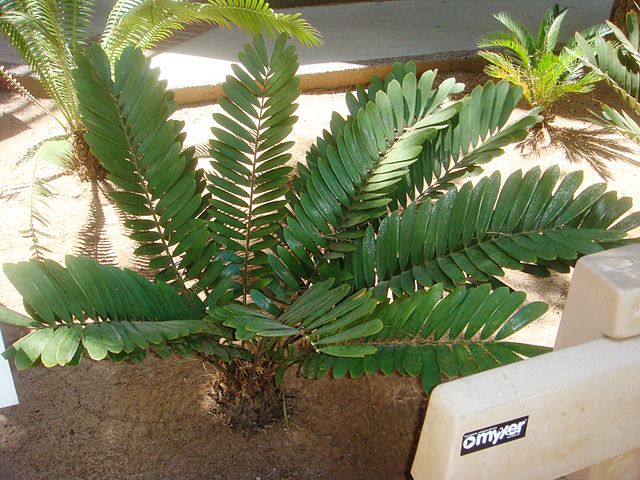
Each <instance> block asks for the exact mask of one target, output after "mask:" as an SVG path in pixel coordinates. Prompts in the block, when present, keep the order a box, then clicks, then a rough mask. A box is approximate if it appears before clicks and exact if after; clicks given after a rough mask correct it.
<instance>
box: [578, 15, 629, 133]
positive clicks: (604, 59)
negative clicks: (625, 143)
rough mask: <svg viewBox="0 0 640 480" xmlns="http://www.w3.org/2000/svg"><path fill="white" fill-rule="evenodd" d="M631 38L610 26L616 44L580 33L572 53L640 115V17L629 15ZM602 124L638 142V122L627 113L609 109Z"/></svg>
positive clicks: (600, 119)
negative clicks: (639, 22) (639, 23)
mask: <svg viewBox="0 0 640 480" xmlns="http://www.w3.org/2000/svg"><path fill="white" fill-rule="evenodd" d="M627 23H628V28H629V36H628V37H627V36H625V35H624V33H623V32H622V31H621V30H620V29H619V28H618V27H616V26H615V25H613V24H608V26H609V27H610V28H611V30H612V32H613V34H614V36H615V38H616V40H617V41H611V40H605V39H603V38H596V39H595V40H594V41H592V42H590V41H589V40H588V39H587V38H585V37H583V36H582V35H580V34H576V36H575V45H576V47H575V48H574V49H573V50H572V54H573V55H574V56H575V57H577V58H579V59H580V60H581V61H582V62H583V63H584V64H585V65H586V66H588V67H589V68H591V70H592V75H593V76H594V77H595V76H599V77H602V78H603V79H604V81H605V82H606V83H607V84H608V85H609V86H611V87H612V88H613V90H614V91H615V92H616V94H617V95H618V96H619V97H620V98H621V99H622V100H623V101H624V102H625V103H626V104H627V105H628V106H629V107H630V108H631V109H632V110H633V112H634V113H636V114H640V103H639V102H640V51H639V48H640V27H639V26H638V15H637V14H636V13H635V12H629V13H628V15H627ZM597 121H598V122H599V123H604V124H605V125H607V126H609V127H613V128H615V129H617V130H618V131H619V132H620V133H621V134H623V135H626V136H628V137H629V138H631V139H632V140H634V141H636V142H638V140H639V138H638V136H637V131H638V130H637V123H636V121H635V120H634V119H633V118H632V117H631V116H630V115H628V114H626V113H624V112H618V111H616V110H614V109H612V108H610V107H606V106H605V108H604V109H603V112H602V115H601V116H600V117H598V120H597Z"/></svg>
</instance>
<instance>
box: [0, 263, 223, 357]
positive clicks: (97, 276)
mask: <svg viewBox="0 0 640 480" xmlns="http://www.w3.org/2000/svg"><path fill="white" fill-rule="evenodd" d="M65 263H66V268H64V267H62V266H61V265H59V264H57V263H55V262H53V261H51V260H45V261H36V260H32V261H29V262H21V263H17V264H5V266H4V272H5V275H6V276H7V278H9V280H10V281H11V283H12V284H13V285H14V287H15V288H16V289H17V290H18V291H19V292H20V294H21V295H22V297H23V300H24V307H25V310H26V311H27V313H28V315H29V316H30V317H31V320H29V319H28V318H26V317H21V316H19V314H17V313H15V312H11V311H10V310H7V309H2V310H0V320H1V321H3V322H6V323H12V324H16V322H17V321H18V320H20V321H22V322H23V323H25V324H27V323H28V325H29V326H35V325H37V327H36V328H35V330H33V331H32V332H31V333H29V334H28V335H26V336H25V337H23V338H21V339H20V340H18V341H17V342H16V343H14V344H13V346H11V347H10V348H9V349H7V350H6V351H5V352H4V353H3V355H4V356H5V358H8V359H13V360H14V361H15V363H16V366H17V368H19V369H23V368H29V367H32V366H34V365H44V366H46V367H53V366H55V365H75V364H77V363H78V362H79V361H80V359H81V357H82V356H83V353H84V352H86V353H87V354H88V355H89V357H91V358H92V359H93V360H102V359H105V358H107V357H109V358H112V359H113V360H120V359H122V358H124V357H129V358H131V359H132V360H141V359H142V358H144V353H145V350H147V349H150V348H153V349H162V348H164V347H165V346H166V345H168V346H170V345H171V341H174V340H176V339H181V338H184V337H189V336H192V335H196V336H197V335H203V336H204V337H205V338H209V337H216V336H217V337H219V336H220V335H221V334H225V332H224V331H223V330H221V329H220V327H218V326H217V325H215V324H214V323H212V322H208V321H206V320H203V318H204V306H203V304H202V302H200V300H198V298H197V297H195V296H193V297H191V298H189V299H186V298H182V297H180V296H179V295H178V294H177V293H176V292H175V291H174V290H173V289H172V288H171V287H169V286H167V285H165V284H162V283H151V282H149V281H148V280H146V279H145V278H144V277H142V276H141V275H139V274H137V273H134V272H132V271H130V270H120V269H117V268H115V267H110V266H104V265H100V264H99V263H97V262H96V261H95V260H92V259H89V258H87V257H72V256H68V257H66V260H65Z"/></svg>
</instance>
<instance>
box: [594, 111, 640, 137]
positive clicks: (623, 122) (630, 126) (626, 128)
mask: <svg viewBox="0 0 640 480" xmlns="http://www.w3.org/2000/svg"><path fill="white" fill-rule="evenodd" d="M599 120H600V121H599V123H600V124H601V125H602V126H608V127H611V126H614V127H615V128H616V129H617V130H618V132H620V133H622V134H623V135H625V136H627V137H629V138H630V139H631V140H633V141H634V142H636V143H640V125H638V122H637V121H636V120H634V119H633V118H631V116H630V115H629V114H628V113H626V112H623V111H619V110H615V109H613V108H611V107H608V106H606V105H605V106H604V107H603V108H602V117H599Z"/></svg>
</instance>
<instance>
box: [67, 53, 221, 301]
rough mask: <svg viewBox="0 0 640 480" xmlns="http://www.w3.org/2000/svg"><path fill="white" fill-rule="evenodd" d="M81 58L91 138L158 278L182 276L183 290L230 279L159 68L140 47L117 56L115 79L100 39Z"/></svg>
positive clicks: (78, 75)
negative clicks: (212, 238) (212, 236)
mask: <svg viewBox="0 0 640 480" xmlns="http://www.w3.org/2000/svg"><path fill="white" fill-rule="evenodd" d="M77 62H78V68H77V70H76V71H75V72H74V74H75V81H76V83H77V86H78V98H79V101H80V112H81V114H82V120H83V123H84V125H85V127H86V128H87V133H86V135H85V139H86V141H87V143H88V144H89V145H90V147H91V150H92V152H93V154H94V155H95V156H96V158H98V160H100V163H101V164H102V166H103V167H104V168H105V169H106V170H107V171H108V172H109V176H108V179H109V180H110V181H111V182H113V183H114V184H115V185H117V186H118V187H119V188H120V189H121V191H114V192H111V193H110V196H111V197H112V198H113V199H114V200H115V202H116V204H117V205H118V207H119V208H120V209H121V210H123V211H124V212H126V213H128V214H130V215H131V216H132V217H133V218H134V219H133V220H130V221H128V222H126V226H127V227H128V228H130V229H131V230H132V233H131V235H130V237H131V239H132V240H135V241H138V242H140V243H141V246H140V247H139V248H137V249H136V251H135V253H136V254H137V255H140V256H145V257H147V258H150V260H149V267H150V268H152V269H156V270H158V274H157V276H156V278H157V279H158V280H162V281H166V282H170V283H174V282H175V285H176V287H177V288H179V289H181V290H182V291H183V292H185V291H186V290H187V282H190V281H191V280H194V279H195V280H197V283H196V285H195V286H194V287H195V288H197V289H199V290H205V289H210V288H213V285H214V283H215V282H218V281H221V282H223V283H224V282H227V280H226V273H228V272H227V271H225V270H223V266H224V264H225V263H226V262H225V261H223V260H222V259H218V260H212V259H214V258H215V257H217V255H218V250H219V248H218V246H217V245H216V244H215V243H213V242H211V241H210V240H209V232H208V231H207V227H206V220H207V219H208V218H207V217H204V218H200V213H201V212H203V211H205V210H206V200H205V199H204V198H203V196H202V191H203V189H204V184H203V182H202V181H201V178H200V174H199V173H198V172H197V171H196V168H195V167H196V163H197V161H196V159H194V158H193V155H192V153H193V152H192V149H191V150H186V151H183V149H182V142H181V138H180V136H179V132H180V130H181V128H182V125H181V124H180V123H179V122H176V121H173V120H169V116H170V115H171V113H172V112H173V109H174V103H173V101H172V96H171V95H170V94H168V93H166V92H165V90H164V84H163V83H161V82H160V81H159V80H158V71H157V70H151V69H149V61H148V60H147V59H146V58H145V57H144V55H143V53H142V52H141V51H140V50H134V49H132V48H129V49H126V50H125V51H124V52H123V54H122V57H121V58H120V59H119V60H118V61H117V62H116V65H115V75H114V79H113V80H112V72H111V69H110V66H109V61H108V59H107V57H106V55H105V53H104V52H103V51H102V50H101V49H100V48H99V47H98V46H93V47H92V48H91V49H90V50H89V51H88V53H87V54H84V55H81V56H79V57H78V59H77ZM223 278H224V279H225V280H224V281H223V280H220V279H223ZM218 286H219V285H218ZM221 288H222V287H221Z"/></svg>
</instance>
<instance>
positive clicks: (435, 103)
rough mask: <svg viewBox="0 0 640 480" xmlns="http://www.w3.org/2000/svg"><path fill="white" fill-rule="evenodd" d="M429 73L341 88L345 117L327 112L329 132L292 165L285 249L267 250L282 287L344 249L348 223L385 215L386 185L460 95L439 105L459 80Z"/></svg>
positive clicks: (350, 231) (294, 284)
mask: <svg viewBox="0 0 640 480" xmlns="http://www.w3.org/2000/svg"><path fill="white" fill-rule="evenodd" d="M434 78H435V72H433V71H432V72H427V73H425V74H424V75H423V76H422V77H421V78H420V80H419V81H418V80H417V79H416V76H415V73H414V72H413V71H409V73H406V74H405V75H404V77H403V78H402V82H399V81H398V80H397V79H396V78H393V79H390V81H389V82H388V83H387V82H385V83H387V84H386V85H384V84H383V83H382V81H380V80H378V81H376V82H375V83H374V84H372V87H371V88H370V89H369V91H368V92H365V91H364V90H359V93H358V98H357V99H356V98H355V97H353V96H351V94H348V96H347V103H348V105H349V106H350V109H351V111H352V114H351V115H350V116H349V117H348V118H347V119H343V118H342V117H340V116H339V115H336V114H334V116H333V118H332V121H331V133H329V132H326V133H325V135H324V137H323V138H321V139H320V138H319V139H318V142H317V145H314V146H312V147H311V150H310V151H309V153H308V155H307V166H306V167H305V166H302V165H299V166H298V173H299V176H298V177H297V178H296V179H294V186H295V187H296V189H295V195H294V194H292V195H291V197H290V200H291V201H290V206H289V208H290V214H289V216H288V217H287V219H286V224H287V227H286V228H285V229H284V231H283V233H282V235H283V238H284V240H285V242H286V244H287V247H288V248H280V249H278V251H277V254H278V255H277V257H276V256H269V265H270V266H271V267H272V268H273V269H274V271H275V272H276V273H277V274H278V276H279V277H280V278H281V279H282V280H283V281H284V282H285V283H286V284H287V286H288V287H290V288H293V289H295V290H297V289H298V288H299V282H298V281H297V280H296V279H295V278H296V277H298V278H302V277H304V276H305V272H306V273H308V274H310V273H312V272H313V269H314V266H317V265H319V264H320V263H321V262H323V261H324V260H325V259H326V258H337V257H342V256H344V252H346V251H349V250H350V249H351V248H352V243H351V240H350V239H352V238H354V235H355V236H356V237H357V236H358V235H359V233H358V230H357V229H356V228H354V227H358V226H360V225H363V224H366V222H368V221H370V220H374V219H376V218H379V217H381V216H383V215H385V212H386V205H387V204H388V203H389V201H390V199H389V198H388V192H389V191H390V189H392V188H393V187H394V186H395V185H397V184H398V183H399V182H400V181H401V180H402V178H403V177H404V175H405V174H406V173H407V172H408V169H409V168H410V166H411V165H412V164H413V163H414V162H416V161H417V160H418V158H419V155H420V152H421V151H422V145H423V144H424V143H425V142H426V141H427V140H428V139H430V138H433V137H434V136H435V135H436V134H437V132H438V131H439V130H440V129H443V128H445V127H446V126H447V125H448V122H449V121H450V119H451V118H452V117H453V116H455V114H456V113H457V112H458V111H459V110H460V109H461V108H462V103H461V102H454V103H452V104H451V105H448V106H445V105H444V103H445V102H446V100H447V99H448V98H449V97H450V95H452V94H454V93H457V92H459V91H460V90H461V89H462V85H461V84H458V83H456V82H455V79H453V78H450V79H447V80H445V81H444V82H442V83H441V84H440V85H439V86H438V87H437V88H432V87H433V80H434ZM354 230H355V231H354ZM283 262H284V263H283ZM292 272H296V273H295V274H294V273H292Z"/></svg>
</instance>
